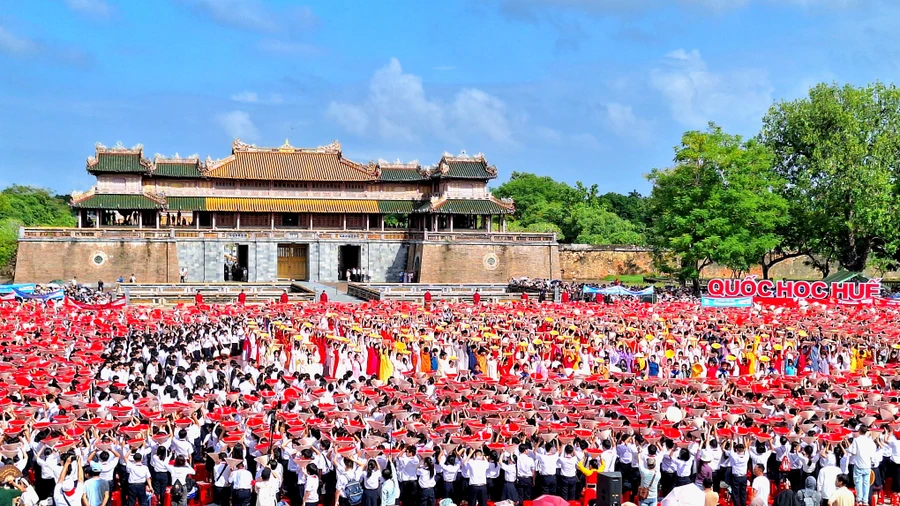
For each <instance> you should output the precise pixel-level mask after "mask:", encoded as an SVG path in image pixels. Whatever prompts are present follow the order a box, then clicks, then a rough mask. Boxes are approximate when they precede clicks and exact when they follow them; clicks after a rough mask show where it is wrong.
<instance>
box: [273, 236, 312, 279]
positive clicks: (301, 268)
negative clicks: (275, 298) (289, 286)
mask: <svg viewBox="0 0 900 506" xmlns="http://www.w3.org/2000/svg"><path fill="white" fill-rule="evenodd" d="M307 276H308V269H307V257H306V245H305V244H279V245H278V278H279V279H292V280H306V279H307Z"/></svg>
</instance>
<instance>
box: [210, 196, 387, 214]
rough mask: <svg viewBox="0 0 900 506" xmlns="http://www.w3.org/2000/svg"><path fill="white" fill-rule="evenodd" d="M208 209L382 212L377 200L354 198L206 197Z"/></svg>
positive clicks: (230, 210) (275, 211)
mask: <svg viewBox="0 0 900 506" xmlns="http://www.w3.org/2000/svg"><path fill="white" fill-rule="evenodd" d="M206 207H207V209H209V210H210V211H225V212H237V211H242V212H255V213H266V212H273V213H372V214H377V213H380V212H382V211H381V210H380V209H379V206H378V201H377V200H356V199H267V198H227V197H221V198H220V197H208V198H207V199H206Z"/></svg>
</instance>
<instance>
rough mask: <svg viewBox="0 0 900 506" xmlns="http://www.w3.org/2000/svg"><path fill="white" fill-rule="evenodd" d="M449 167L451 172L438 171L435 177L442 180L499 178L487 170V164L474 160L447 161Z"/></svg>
mask: <svg viewBox="0 0 900 506" xmlns="http://www.w3.org/2000/svg"><path fill="white" fill-rule="evenodd" d="M447 165H449V166H450V170H448V171H447V173H446V174H444V173H442V172H440V171H437V172H435V173H434V177H436V178H440V179H453V178H457V179H485V180H487V179H493V178H495V177H497V175H496V174H491V173H490V172H488V170H487V164H486V163H484V162H482V161H477V160H472V161H466V160H462V161H459V160H450V161H447Z"/></svg>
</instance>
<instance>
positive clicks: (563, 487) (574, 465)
mask: <svg viewBox="0 0 900 506" xmlns="http://www.w3.org/2000/svg"><path fill="white" fill-rule="evenodd" d="M557 465H558V467H559V496H560V497H562V498H563V499H565V500H566V501H574V500H575V489H576V488H577V486H578V478H577V473H578V457H576V456H575V448H573V447H572V445H566V447H565V449H564V450H563V454H562V456H560V457H559V459H558V461H557Z"/></svg>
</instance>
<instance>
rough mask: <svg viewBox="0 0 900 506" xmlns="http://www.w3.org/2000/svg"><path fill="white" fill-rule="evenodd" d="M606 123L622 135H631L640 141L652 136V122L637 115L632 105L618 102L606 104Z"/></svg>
mask: <svg viewBox="0 0 900 506" xmlns="http://www.w3.org/2000/svg"><path fill="white" fill-rule="evenodd" d="M606 123H607V125H608V126H609V128H610V129H611V130H612V131H613V132H615V133H616V134H617V135H619V136H621V137H630V138H634V139H637V140H640V141H646V140H648V139H649V138H650V133H651V132H650V123H649V122H647V121H645V120H642V119H640V118H638V117H636V116H635V115H634V110H633V109H632V108H631V106H630V105H625V104H620V103H618V102H610V103H608V104H606Z"/></svg>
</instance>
